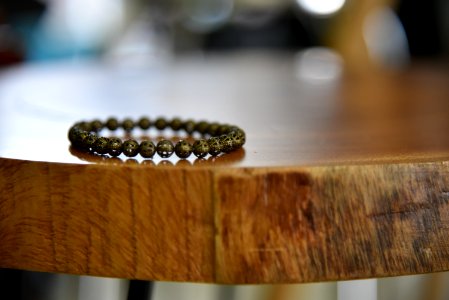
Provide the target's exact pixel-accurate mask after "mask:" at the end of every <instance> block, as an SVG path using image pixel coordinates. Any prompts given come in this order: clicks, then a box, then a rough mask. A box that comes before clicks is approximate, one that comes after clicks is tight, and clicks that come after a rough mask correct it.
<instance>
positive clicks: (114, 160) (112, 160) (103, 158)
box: [69, 146, 245, 167]
mask: <svg viewBox="0 0 449 300" xmlns="http://www.w3.org/2000/svg"><path fill="white" fill-rule="evenodd" d="M69 152H70V154H72V155H73V156H75V157H77V158H78V159H80V160H82V161H87V162H90V163H97V164H110V165H142V166H176V167H189V166H193V167H201V166H219V165H221V166H225V165H229V166H230V165H233V164H236V163H238V162H240V161H242V160H243V159H244V158H245V149H244V148H240V149H238V150H235V151H233V152H230V153H226V154H221V155H219V156H211V155H208V157H207V158H196V159H194V160H189V159H174V158H171V159H143V158H140V157H139V158H122V157H111V156H108V155H100V154H97V153H92V152H84V151H81V150H78V149H76V148H75V147H73V146H69ZM120 156H123V154H122V155H120Z"/></svg>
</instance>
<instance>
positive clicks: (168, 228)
mask: <svg viewBox="0 0 449 300" xmlns="http://www.w3.org/2000/svg"><path fill="white" fill-rule="evenodd" d="M337 67H338V66H337ZM304 68H305V67H304V61H303V60H302V58H301V56H298V55H296V56H295V55H291V54H285V53H276V54H273V53H260V52H258V53H256V52H254V53H251V52H250V53H234V54H229V55H216V56H210V57H190V58H179V59H177V60H174V61H170V62H159V63H153V64H151V65H146V66H139V67H137V66H126V65H118V64H111V63H106V62H99V61H91V62H82V63H76V64H74V63H52V64H42V65H25V66H21V67H16V68H12V69H8V70H4V71H2V72H1V73H0V176H1V177H0V178H2V179H1V180H0V190H2V193H1V195H0V208H1V209H0V244H1V245H2V247H1V249H0V266H1V267H12V268H21V269H30V270H40V271H50V272H63V273H73V274H91V275H101V276H114V277H126V278H140V279H151V280H175V281H204V282H220V283H268V282H270V283H275V282H309V281H323V280H340V279H353V278H365V277H381V276H392V275H401V274H412V273H425V272H435V271H443V270H448V269H449V244H448V243H447V240H448V239H447V236H448V234H449V207H448V200H449V179H448V178H447V177H448V176H447V173H448V171H449V169H448V164H447V160H448V159H449V135H448V134H447V133H448V129H449V73H448V72H447V70H446V69H445V68H444V67H442V66H437V65H429V64H420V65H415V66H413V67H410V68H409V69H407V70H403V71H396V72H389V73H385V72H383V73H380V72H373V73H371V74H365V75H363V76H361V75H359V76H355V75H351V74H344V73H341V74H340V73H339V72H334V73H332V72H331V71H335V69H329V70H328V69H326V68H324V71H323V70H322V69H320V68H319V66H318V67H317V68H318V69H316V68H315V69H313V68H312V69H311V70H309V73H304ZM321 68H322V66H321ZM317 70H318V71H317ZM337 71H338V70H337ZM314 72H315V73H314ZM317 72H318V73H317ZM323 72H324V73H323ZM141 115H148V116H150V117H158V116H166V117H168V118H171V117H175V116H178V117H181V118H185V119H187V118H192V119H195V120H203V119H204V120H208V121H218V122H224V123H231V124H236V125H238V126H240V127H242V128H244V129H245V131H246V133H247V143H246V144H245V146H244V149H242V150H238V151H236V152H233V153H230V154H227V155H223V156H220V157H217V158H212V157H206V159H205V160H198V159H195V157H193V156H192V157H190V158H189V159H187V160H179V159H177V158H176V157H174V156H173V157H171V158H169V159H167V160H162V159H160V158H155V159H154V160H143V159H141V158H136V159H126V158H125V157H122V156H121V157H120V159H118V160H117V159H105V158H102V157H98V156H94V155H91V154H83V153H80V152H79V151H77V150H74V149H71V148H70V147H69V143H68V140H67V130H68V128H69V127H70V126H71V125H72V124H73V123H74V122H76V121H79V120H83V119H85V120H89V119H95V118H100V119H106V118H107V117H109V116H117V117H119V118H124V117H132V118H137V117H139V116H141ZM151 134H154V135H170V134H172V133H171V132H169V131H165V132H152V133H151Z"/></svg>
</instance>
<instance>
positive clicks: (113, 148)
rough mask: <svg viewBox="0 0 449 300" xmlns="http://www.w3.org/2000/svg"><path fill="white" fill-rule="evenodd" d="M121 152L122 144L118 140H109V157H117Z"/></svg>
mask: <svg viewBox="0 0 449 300" xmlns="http://www.w3.org/2000/svg"><path fill="white" fill-rule="evenodd" d="M122 151H123V143H122V140H121V139H119V138H115V137H113V138H109V143H108V153H109V155H111V156H119V155H120V154H122Z"/></svg>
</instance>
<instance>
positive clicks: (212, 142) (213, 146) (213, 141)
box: [207, 137, 221, 156]
mask: <svg viewBox="0 0 449 300" xmlns="http://www.w3.org/2000/svg"><path fill="white" fill-rule="evenodd" d="M207 143H208V144H209V154H210V155H213V156H217V155H218V154H220V153H221V143H220V139H219V138H218V137H211V138H210V139H209V140H208V141H207Z"/></svg>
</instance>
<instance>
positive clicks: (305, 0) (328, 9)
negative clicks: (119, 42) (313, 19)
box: [296, 0, 345, 16]
mask: <svg viewBox="0 0 449 300" xmlns="http://www.w3.org/2000/svg"><path fill="white" fill-rule="evenodd" d="M296 1H297V2H298V4H299V6H300V7H301V8H302V9H304V10H305V11H306V12H308V13H310V14H314V15H321V16H326V15H331V14H334V13H336V12H338V11H339V10H340V9H341V8H342V7H343V5H344V4H345V0H296Z"/></svg>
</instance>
